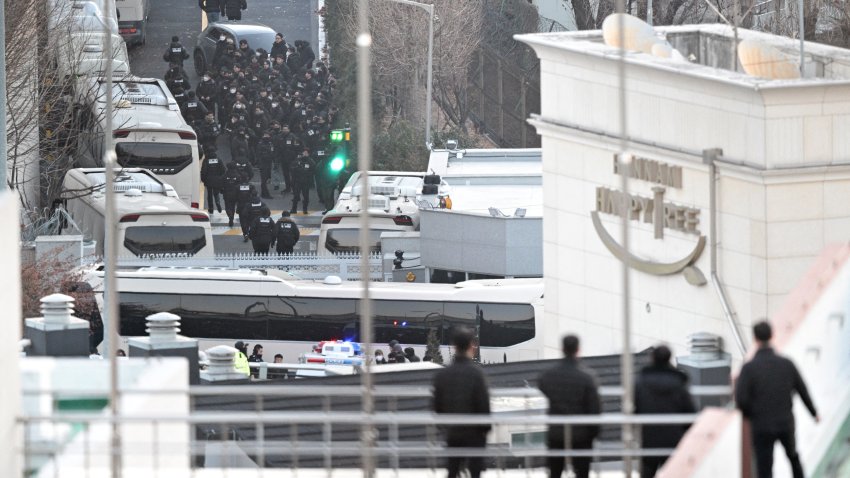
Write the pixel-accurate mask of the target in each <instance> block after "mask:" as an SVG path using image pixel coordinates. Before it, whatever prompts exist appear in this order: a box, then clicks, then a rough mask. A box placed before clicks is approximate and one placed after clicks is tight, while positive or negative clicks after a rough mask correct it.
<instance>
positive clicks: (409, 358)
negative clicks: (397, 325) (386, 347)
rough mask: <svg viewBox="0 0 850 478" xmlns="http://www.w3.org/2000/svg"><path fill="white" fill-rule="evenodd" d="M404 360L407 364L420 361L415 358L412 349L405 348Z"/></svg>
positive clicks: (414, 352)
mask: <svg viewBox="0 0 850 478" xmlns="http://www.w3.org/2000/svg"><path fill="white" fill-rule="evenodd" d="M404 358H406V359H407V361H408V362H421V361H422V360H421V359H420V358H419V357H417V356H416V351H415V350H413V347H406V348H405V349H404Z"/></svg>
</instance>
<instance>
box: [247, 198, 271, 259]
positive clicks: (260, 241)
mask: <svg viewBox="0 0 850 478" xmlns="http://www.w3.org/2000/svg"><path fill="white" fill-rule="evenodd" d="M274 231H275V224H274V220H273V219H272V218H271V212H270V211H269V208H267V207H265V206H263V208H262V209H261V210H260V213H259V215H258V216H257V217H256V218H255V219H254V222H252V223H251V229H250V231H249V232H248V236H249V237H250V238H251V245H252V246H254V254H268V253H269V246H271V244H272V242H274V238H275V237H274Z"/></svg>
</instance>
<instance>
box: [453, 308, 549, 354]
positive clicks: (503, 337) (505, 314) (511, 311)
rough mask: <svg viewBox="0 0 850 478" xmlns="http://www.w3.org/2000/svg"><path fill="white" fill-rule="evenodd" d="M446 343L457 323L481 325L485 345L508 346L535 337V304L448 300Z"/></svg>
mask: <svg viewBox="0 0 850 478" xmlns="http://www.w3.org/2000/svg"><path fill="white" fill-rule="evenodd" d="M444 319H445V320H444V322H443V342H442V343H443V344H449V343H450V342H451V337H452V332H453V329H454V328H455V327H458V326H466V327H471V328H473V329H475V328H478V333H479V338H480V341H481V346H482V347H507V346H510V345H516V344H518V343H521V342H525V341H527V340H531V339H532V338H534V308H533V307H531V306H530V305H521V304H492V303H489V304H487V303H482V304H479V303H473V302H464V303H446V307H445V312H444Z"/></svg>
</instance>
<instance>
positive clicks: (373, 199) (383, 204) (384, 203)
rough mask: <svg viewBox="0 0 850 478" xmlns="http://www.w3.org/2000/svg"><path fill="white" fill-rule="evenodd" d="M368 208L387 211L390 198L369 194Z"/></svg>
mask: <svg viewBox="0 0 850 478" xmlns="http://www.w3.org/2000/svg"><path fill="white" fill-rule="evenodd" d="M368 207H369V209H381V210H384V211H387V210H389V209H390V198H388V197H386V196H370V197H369V203H368Z"/></svg>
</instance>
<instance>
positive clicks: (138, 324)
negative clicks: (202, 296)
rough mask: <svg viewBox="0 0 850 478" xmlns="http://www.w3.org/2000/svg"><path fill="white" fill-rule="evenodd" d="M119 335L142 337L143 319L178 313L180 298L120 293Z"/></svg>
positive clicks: (143, 333)
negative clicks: (163, 313)
mask: <svg viewBox="0 0 850 478" xmlns="http://www.w3.org/2000/svg"><path fill="white" fill-rule="evenodd" d="M118 303H119V311H118V315H119V316H120V317H121V335H122V336H125V337H144V336H146V335H148V334H147V332H145V319H146V318H147V317H148V316H149V315H153V314H157V313H159V312H171V313H173V314H176V313H178V310H179V309H180V296H177V295H173V294H136V293H132V292H121V293H120V294H119V297H118Z"/></svg>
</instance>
